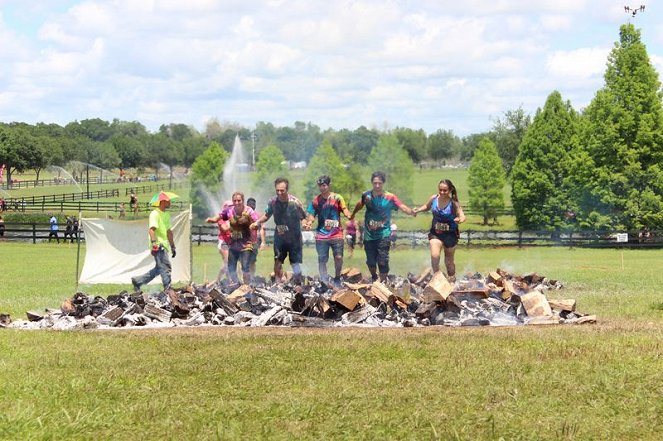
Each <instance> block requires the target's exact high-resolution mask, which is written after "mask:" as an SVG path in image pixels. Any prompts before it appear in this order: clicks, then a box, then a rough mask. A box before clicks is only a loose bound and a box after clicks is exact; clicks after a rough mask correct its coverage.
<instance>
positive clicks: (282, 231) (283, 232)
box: [276, 225, 288, 236]
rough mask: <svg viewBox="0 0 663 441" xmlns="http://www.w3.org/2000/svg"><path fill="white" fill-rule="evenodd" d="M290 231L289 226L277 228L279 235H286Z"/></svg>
mask: <svg viewBox="0 0 663 441" xmlns="http://www.w3.org/2000/svg"><path fill="white" fill-rule="evenodd" d="M286 231H288V226H287V225H277V226H276V234H279V235H281V236H282V235H284V234H285V233H286Z"/></svg>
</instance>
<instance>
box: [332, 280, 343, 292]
mask: <svg viewBox="0 0 663 441" xmlns="http://www.w3.org/2000/svg"><path fill="white" fill-rule="evenodd" d="M330 282H331V283H330V284H331V286H332V287H333V288H335V289H340V288H343V283H341V278H340V277H334V278H333V279H331V280H330Z"/></svg>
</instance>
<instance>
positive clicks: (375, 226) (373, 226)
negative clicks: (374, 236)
mask: <svg viewBox="0 0 663 441" xmlns="http://www.w3.org/2000/svg"><path fill="white" fill-rule="evenodd" d="M383 227H384V222H383V221H376V220H369V221H368V229H369V230H379V229H381V228H383Z"/></svg>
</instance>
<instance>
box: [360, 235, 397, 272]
mask: <svg viewBox="0 0 663 441" xmlns="http://www.w3.org/2000/svg"><path fill="white" fill-rule="evenodd" d="M389 248H391V242H390V241H389V238H388V237H386V238H384V239H378V240H367V241H365V242H364V252H365V253H366V265H368V266H369V267H374V266H375V265H378V266H380V267H381V268H380V269H381V270H383V269H385V268H389ZM381 272H389V270H388V269H386V270H385V271H381Z"/></svg>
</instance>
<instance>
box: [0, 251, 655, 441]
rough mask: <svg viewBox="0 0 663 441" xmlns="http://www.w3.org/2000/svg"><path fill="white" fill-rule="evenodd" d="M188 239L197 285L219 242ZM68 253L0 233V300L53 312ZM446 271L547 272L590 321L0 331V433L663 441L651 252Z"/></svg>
mask: <svg viewBox="0 0 663 441" xmlns="http://www.w3.org/2000/svg"><path fill="white" fill-rule="evenodd" d="M83 251H84V250H83ZM193 251H194V279H195V280H197V281H201V280H202V279H203V275H204V273H205V272H207V275H208V277H210V275H211V274H212V273H213V272H214V271H216V270H217V269H218V254H217V253H216V250H215V249H214V247H213V246H211V245H203V246H200V247H197V246H194V247H193ZM270 257H271V255H270V253H269V252H266V253H265V254H263V255H262V256H261V260H260V265H259V269H260V272H263V273H264V272H267V271H268V269H269V264H270V261H271V258H270ZM75 259H76V248H75V246H70V245H59V246H58V245H56V244H51V245H48V244H37V245H31V244H16V243H8V242H0V262H2V263H1V264H0V265H2V266H1V267H0V268H1V269H0V312H10V313H11V314H12V316H14V317H15V318H22V317H24V312H25V310H28V309H35V310H40V309H43V308H44V307H57V306H58V305H59V304H60V302H61V301H62V300H63V299H64V298H65V297H67V296H70V295H71V294H73V293H74V291H75V285H74V278H75V262H76V260H75ZM363 260H364V256H363V251H362V250H358V251H357V253H356V255H355V256H354V257H353V258H352V259H348V261H349V262H348V264H350V265H357V266H359V267H360V268H362V269H363V268H364V266H363ZM427 262H428V253H427V250H426V249H425V248H419V249H415V250H409V249H403V250H397V251H395V252H394V253H393V254H392V270H393V272H395V273H400V274H405V273H406V272H408V271H415V272H416V271H419V270H421V269H422V268H424V267H425V265H426V264H427ZM305 263H306V265H305V268H306V270H307V271H308V272H314V271H315V267H316V264H315V256H314V251H313V249H311V248H309V249H307V252H306V253H305ZM457 265H458V270H459V273H463V272H474V271H479V272H482V273H485V272H486V271H489V270H492V269H495V268H496V267H502V268H505V269H507V270H510V271H513V272H518V273H527V272H537V273H540V274H543V275H546V276H548V277H550V278H553V279H559V280H562V281H563V282H564V283H565V286H566V288H565V289H563V290H560V291H556V292H551V293H549V296H551V297H556V298H576V299H577V300H578V309H579V310H580V311H583V312H589V313H595V314H597V315H598V317H599V324H598V325H589V326H553V327H513V328H475V329H470V328H441V327H430V328H417V329H365V328H351V329H348V328H342V329H341V328H337V329H324V330H323V329H320V330H318V329H314V330H305V329H284V328H262V329H250V328H240V329H238V328H224V327H215V328H195V329H171V330H165V331H164V330H162V331H151V330H143V331H123V330H117V331H86V332H54V331H49V332H47V331H23V332H21V331H14V330H0V367H1V369H2V375H0V386H1V390H2V391H3V400H2V402H1V404H0V439H21V440H22V439H111V438H112V439H132V440H133V439H293V438H295V439H467V440H474V439H491V440H492V439H523V440H532V439H583V440H584V439H600V440H603V439H616V440H623V439H633V440H640V439H661V433H663V333H662V331H663V290H662V289H661V287H662V286H663V251H660V250H641V251H640V250H638V251H636V250H625V251H624V253H623V265H624V267H623V269H622V253H621V252H620V251H617V250H586V249H571V250H570V249H566V248H526V249H511V248H494V249H493V248H485V249H470V250H467V249H463V248H460V249H459V250H458V253H457ZM81 288H82V289H83V290H84V291H85V292H88V293H89V294H109V293H116V292H118V291H119V290H120V289H122V288H128V285H126V286H95V287H89V286H87V287H81Z"/></svg>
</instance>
